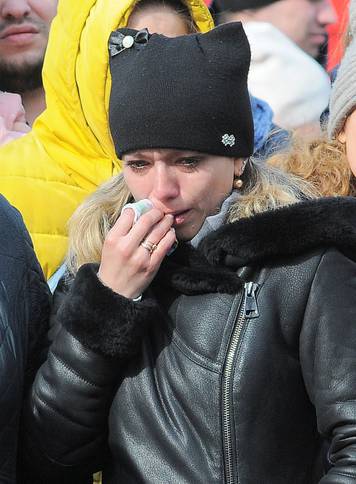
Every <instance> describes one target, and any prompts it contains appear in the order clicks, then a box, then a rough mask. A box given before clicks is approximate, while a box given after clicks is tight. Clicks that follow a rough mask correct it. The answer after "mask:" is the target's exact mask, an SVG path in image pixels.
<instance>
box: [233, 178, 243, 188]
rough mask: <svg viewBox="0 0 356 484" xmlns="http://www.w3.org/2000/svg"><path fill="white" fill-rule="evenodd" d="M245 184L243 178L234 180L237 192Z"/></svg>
mask: <svg viewBox="0 0 356 484" xmlns="http://www.w3.org/2000/svg"><path fill="white" fill-rule="evenodd" d="M243 184H244V182H243V181H242V180H241V178H235V179H234V183H233V185H234V188H236V189H237V190H238V189H239V188H241V187H242V185H243Z"/></svg>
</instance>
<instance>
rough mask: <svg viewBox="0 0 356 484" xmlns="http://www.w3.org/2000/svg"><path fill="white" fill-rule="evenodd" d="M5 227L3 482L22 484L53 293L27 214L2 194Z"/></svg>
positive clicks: (0, 368)
mask: <svg viewBox="0 0 356 484" xmlns="http://www.w3.org/2000/svg"><path fill="white" fill-rule="evenodd" d="M0 227H1V228H0V231H1V236H0V362H1V363H0V482H1V483H4V484H5V483H6V484H18V482H19V481H18V477H19V476H18V474H17V449H18V434H19V422H20V415H21V409H22V401H23V396H24V393H25V391H26V390H27V389H28V387H29V386H30V385H31V384H32V381H33V378H34V375H35V373H36V371H37V369H38V368H39V366H40V364H41V363H42V361H43V360H42V359H41V358H42V357H43V354H42V353H41V351H40V350H41V348H43V346H44V340H46V338H47V331H48V321H49V315H50V294H49V290H48V287H47V284H46V281H45V279H44V277H43V273H42V270H41V268H40V266H39V264H38V261H37V259H36V256H35V253H34V251H33V247H32V244H31V240H30V237H29V235H28V232H27V230H26V228H25V226H24V224H23V221H22V218H21V215H20V214H19V213H18V211H17V210H15V209H14V208H13V207H11V206H10V205H9V203H8V202H7V201H6V200H5V199H4V197H2V196H1V195H0ZM44 356H45V354H44Z"/></svg>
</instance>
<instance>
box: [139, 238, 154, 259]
mask: <svg viewBox="0 0 356 484" xmlns="http://www.w3.org/2000/svg"><path fill="white" fill-rule="evenodd" d="M141 245H142V247H144V248H145V249H146V250H148V252H149V253H150V255H151V254H152V252H154V251H155V250H156V249H157V244H154V243H153V242H150V241H149V240H147V239H145V240H143V241H142V242H141Z"/></svg>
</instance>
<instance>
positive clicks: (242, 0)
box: [214, 0, 280, 13]
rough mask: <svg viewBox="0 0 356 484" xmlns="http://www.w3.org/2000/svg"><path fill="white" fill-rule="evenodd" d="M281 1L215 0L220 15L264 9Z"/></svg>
mask: <svg viewBox="0 0 356 484" xmlns="http://www.w3.org/2000/svg"><path fill="white" fill-rule="evenodd" d="M277 1H280V0H214V9H215V11H216V12H218V13H222V12H226V11H227V12H241V11H242V10H250V9H255V8H262V7H266V6H267V5H270V4H271V3H275V2H277Z"/></svg>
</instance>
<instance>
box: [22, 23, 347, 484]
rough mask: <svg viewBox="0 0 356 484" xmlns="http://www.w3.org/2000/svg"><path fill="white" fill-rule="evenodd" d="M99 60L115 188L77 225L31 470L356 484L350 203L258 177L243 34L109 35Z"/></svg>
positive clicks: (35, 411)
mask: <svg viewBox="0 0 356 484" xmlns="http://www.w3.org/2000/svg"><path fill="white" fill-rule="evenodd" d="M108 50H109V52H110V74H111V80H112V84H111V92H110V96H109V126H110V133H111V136H112V143H113V147H114V149H115V151H116V154H117V156H118V157H119V158H120V159H122V160H123V163H124V166H123V172H122V174H120V175H117V176H115V177H113V178H112V179H111V180H110V181H108V182H106V183H105V184H104V185H103V186H102V187H101V188H99V189H98V190H97V191H96V192H95V193H94V194H92V195H91V196H90V197H89V199H88V200H87V201H86V202H84V204H83V205H82V206H81V207H80V208H79V209H78V210H77V212H76V214H75V215H74V217H73V219H72V222H71V244H70V253H69V256H68V262H69V268H70V274H68V275H67V278H66V279H64V281H63V283H64V284H65V285H67V286H68V285H69V286H70V290H69V293H68V294H67V295H66V296H64V299H63V300H62V304H61V306H60V309H59V311H58V313H57V314H56V315H53V319H52V321H53V323H55V324H56V325H57V332H56V333H57V336H56V337H55V339H54V342H53V344H52V346H51V347H50V349H49V353H48V357H47V361H46V362H45V363H44V365H43V366H42V367H41V368H40V370H39V372H38V373H37V376H36V380H35V382H34V384H33V386H32V389H31V392H30V393H29V395H28V399H27V401H26V405H25V412H24V435H25V440H24V442H23V444H24V453H23V456H24V460H23V462H22V465H23V467H24V468H25V469H26V470H27V472H29V473H33V472H34V473H36V475H37V476H38V477H39V480H38V481H37V482H41V483H42V482H45V483H48V482H50V483H51V484H57V483H63V482H65V483H68V484H71V483H75V484H81V483H83V482H86V479H87V476H88V474H89V473H90V472H92V471H94V470H97V469H103V482H105V483H118V482H123V483H125V484H133V483H138V482H140V483H146V484H148V483H150V484H153V483H158V482H164V483H166V482H174V483H180V484H183V483H184V484H191V483H209V484H219V483H221V482H229V483H230V482H231V483H232V482H237V481H238V482H239V483H241V484H250V483H261V482H266V483H273V484H282V483H283V484H285V483H287V482H288V483H293V484H305V483H307V482H308V483H309V484H317V483H322V484H331V483H335V482H338V483H339V484H349V483H350V482H352V480H355V479H356V450H355V446H354V445H353V444H354V440H355V438H356V430H355V429H356V403H355V402H356V326H355V324H353V322H354V320H355V317H356V298H355V293H356V278H355V273H356V257H355V250H354V248H355V244H356V200H355V199H353V198H350V199H345V200H344V199H334V198H331V199H324V200H319V199H312V197H313V192H312V190H311V189H310V188H309V186H308V184H306V183H305V182H304V181H303V180H300V179H299V180H298V179H297V178H295V177H292V176H288V175H287V174H283V172H280V171H279V170H276V169H273V168H271V167H270V166H268V165H267V164H266V163H261V162H256V161H255V160H254V159H251V158H250V156H251V155H252V153H253V142H254V134H253V119H252V114H251V106H250V100H249V93H248V89H247V74H248V69H249V62H250V49H249V44H248V41H247V38H246V36H245V34H244V31H243V28H242V26H241V24H240V23H230V24H226V25H222V26H219V27H217V28H216V29H214V30H212V31H210V32H208V33H205V34H202V33H196V34H192V35H189V36H181V37H177V38H168V37H164V36H162V35H157V34H153V35H150V34H149V32H148V31H147V30H140V31H137V30H133V29H127V28H120V29H117V30H114V31H113V33H112V34H111V36H110V40H109V43H108ZM231 58H233V59H234V63H231V62H229V59H231ZM187 73H189V75H187ZM157 86H159V88H157ZM173 92H174V96H172V93H173ZM232 92H234V93H235V96H231V93H232ZM202 93H204V94H205V95H204V96H202ZM138 113H139V117H138ZM177 241H178V246H177ZM73 278H74V280H73ZM345 342H347V344H345ZM345 375H346V376H347V377H345ZM345 455H346V456H347V459H346V458H345ZM256 456H258V458H256Z"/></svg>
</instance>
